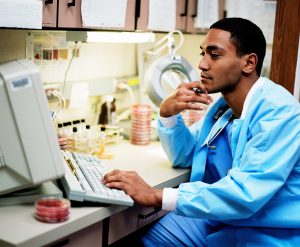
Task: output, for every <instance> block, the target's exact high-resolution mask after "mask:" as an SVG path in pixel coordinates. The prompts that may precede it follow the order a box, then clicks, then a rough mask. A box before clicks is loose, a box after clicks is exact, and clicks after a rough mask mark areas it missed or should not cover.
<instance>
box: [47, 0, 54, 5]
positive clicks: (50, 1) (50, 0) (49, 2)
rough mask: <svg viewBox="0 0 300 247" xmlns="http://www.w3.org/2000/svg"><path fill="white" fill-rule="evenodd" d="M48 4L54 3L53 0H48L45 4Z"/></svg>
mask: <svg viewBox="0 0 300 247" xmlns="http://www.w3.org/2000/svg"><path fill="white" fill-rule="evenodd" d="M48 4H53V0H46V1H45V5H48Z"/></svg>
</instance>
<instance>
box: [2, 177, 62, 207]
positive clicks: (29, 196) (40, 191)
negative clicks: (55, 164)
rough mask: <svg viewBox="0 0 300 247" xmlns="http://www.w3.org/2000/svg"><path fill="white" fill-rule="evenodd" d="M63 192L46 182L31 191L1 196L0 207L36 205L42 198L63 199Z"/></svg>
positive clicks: (51, 183)
mask: <svg viewBox="0 0 300 247" xmlns="http://www.w3.org/2000/svg"><path fill="white" fill-rule="evenodd" d="M62 196H63V193H62V191H61V190H60V189H59V188H58V187H57V186H56V185H55V184H54V183H53V182H45V183H43V184H41V185H39V186H36V187H34V188H31V189H26V190H22V191H18V192H13V193H10V194H7V195H3V196H0V206H8V205H17V204H28V203H34V202H35V201H36V200H37V199H39V198H42V197H62Z"/></svg>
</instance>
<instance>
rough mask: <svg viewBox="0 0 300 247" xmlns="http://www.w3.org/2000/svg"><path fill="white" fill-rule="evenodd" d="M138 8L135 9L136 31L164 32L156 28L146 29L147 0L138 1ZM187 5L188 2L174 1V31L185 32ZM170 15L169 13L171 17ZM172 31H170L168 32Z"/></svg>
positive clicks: (147, 19)
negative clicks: (136, 12) (136, 14)
mask: <svg viewBox="0 0 300 247" xmlns="http://www.w3.org/2000/svg"><path fill="white" fill-rule="evenodd" d="M139 4H140V6H138V7H139V8H138V9H137V11H138V16H137V29H138V30H141V31H149V30H151V31H165V30H161V29H160V28H159V27H157V28H152V29H151V28H148V23H149V14H151V13H149V0H140V2H139ZM187 5H188V0H176V10H175V11H176V14H175V29H177V30H180V31H183V32H184V31H185V27H186V19H187ZM171 14H172V13H170V15H171ZM169 31H172V30H169Z"/></svg>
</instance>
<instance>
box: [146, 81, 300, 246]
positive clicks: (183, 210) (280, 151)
mask: <svg viewBox="0 0 300 247" xmlns="http://www.w3.org/2000/svg"><path fill="white" fill-rule="evenodd" d="M259 80H262V81H263V86H262V87H261V88H258V89H257V90H255V91H254V93H253V95H252V97H251V100H250V102H249V108H248V110H247V112H246V114H245V117H244V118H240V119H234V120H233V121H232V125H231V127H230V136H229V139H227V143H228V145H229V149H230V152H231V153H228V151H226V152H224V153H223V152H221V151H220V152H218V151H219V150H218V145H217V144H215V146H216V149H215V150H214V151H216V153H215V155H216V156H219V155H223V157H222V158H219V159H218V158H217V159H215V160H216V162H217V163H216V165H212V166H211V168H210V169H209V170H210V171H207V170H208V167H209V166H210V164H207V160H209V159H207V158H208V157H209V155H211V154H212V150H211V146H214V145H213V143H211V140H212V139H213V137H214V136H215V135H214V132H216V133H218V131H219V129H220V127H221V129H222V126H224V124H225V125H226V121H222V120H226V119H227V117H226V112H225V113H224V114H223V115H222V117H221V118H220V120H216V119H215V118H214V116H215V115H216V114H217V112H218V111H219V109H220V108H223V107H225V106H226V105H227V103H226V102H225V100H224V99H223V98H220V99H219V100H218V101H217V102H216V103H215V104H214V105H213V106H212V108H211V109H210V111H209V112H208V113H207V114H206V117H205V119H204V120H203V122H201V123H197V124H195V125H193V126H191V127H190V128H187V127H186V126H185V125H184V122H183V119H182V117H181V116H178V117H177V124H176V125H175V126H174V127H173V128H165V127H164V126H162V124H161V123H160V122H159V123H158V132H159V137H160V141H161V143H162V146H163V148H164V150H165V152H166V154H167V155H168V157H169V160H170V161H171V163H172V164H173V166H174V167H191V168H192V173H191V178H190V182H189V183H183V184H181V185H180V186H179V192H178V199H177V204H176V209H175V211H174V213H170V214H168V215H167V216H166V217H164V218H163V219H162V221H161V222H159V223H157V224H156V225H155V226H154V228H152V229H151V230H150V232H149V234H148V237H147V236H146V237H145V238H144V239H145V243H147V239H148V240H149V241H148V243H149V245H148V246H164V243H165V246H174V245H175V244H176V245H179V246H201V245H203V246H206V245H208V246H300V213H299V212H300V104H299V102H297V100H296V99H295V98H294V97H293V96H292V95H291V94H290V93H289V92H287V91H286V90H285V89H284V88H283V87H281V86H280V85H278V84H275V83H273V82H272V81H270V80H269V79H267V78H263V77H262V78H260V79H259ZM227 113H228V112H227ZM228 115H229V113H228ZM224 116H225V117H224ZM221 133H225V131H224V130H223V131H221V132H220V133H219V135H217V137H216V138H215V139H214V140H213V142H214V141H215V142H217V141H224V140H225V139H224V138H221V136H222V135H221ZM223 144H224V143H223ZM219 145H220V144H219ZM224 145H225V144H224ZM220 157H221V156H220ZM231 159H232V160H231ZM229 161H230V162H231V164H230V165H229V163H230V162H229ZM226 162H228V163H226ZM212 163H213V162H212ZM227 165H228V166H229V169H228V166H227ZM220 167H223V169H220ZM216 175H219V176H220V177H221V178H220V179H218V177H216ZM179 215H181V216H185V217H180V216H179ZM168 218H172V219H173V220H171V219H170V220H168ZM175 218H176V219H175ZM179 218H180V219H181V220H182V221H187V223H186V224H187V225H188V226H190V228H192V229H193V230H189V228H187V229H186V228H185V227H184V228H183V227H181V226H183V225H184V223H181V222H179V223H178V224H177V225H179V228H182V230H178V227H176V230H175V225H174V224H172V222H176V221H177V220H178V219H179ZM202 219H203V220H202ZM162 222H164V223H163V225H164V228H165V229H168V231H169V232H172V233H173V232H176V234H175V235H176V239H177V240H178V241H179V242H175V243H174V242H173V243H170V242H169V243H166V242H156V240H157V239H158V238H154V237H153V236H158V235H159V231H160V230H161V227H159V225H160V224H162ZM192 222H193V223H192ZM200 222H201V223H200ZM193 225H198V227H193ZM212 225H213V226H212ZM155 229H157V231H156V233H155V234H153V231H154V232H155ZM199 229H201V230H199ZM177 230H178V232H177ZM197 231H198V234H197ZM162 232H163V233H165V234H167V232H164V231H162ZM179 232H182V235H180V234H179ZM184 232H185V233H184ZM189 232H191V234H190V235H194V234H196V235H197V236H198V237H200V238H201V236H203V239H202V238H201V239H202V240H193V241H191V242H189V239H197V237H195V236H189ZM157 234H158V235H157ZM161 236H162V235H161ZM205 236H206V237H205ZM164 238H165V239H168V238H167V237H166V236H165V237H162V239H164ZM151 240H153V242H151ZM192 243H195V244H192ZM203 243H204V244H203Z"/></svg>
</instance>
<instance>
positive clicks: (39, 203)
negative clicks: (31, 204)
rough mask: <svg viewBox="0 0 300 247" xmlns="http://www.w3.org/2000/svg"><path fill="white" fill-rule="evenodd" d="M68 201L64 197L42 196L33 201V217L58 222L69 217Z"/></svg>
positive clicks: (43, 220)
mask: <svg viewBox="0 0 300 247" xmlns="http://www.w3.org/2000/svg"><path fill="white" fill-rule="evenodd" d="M69 212H70V201H69V200H68V199H64V198H56V197H44V198H41V199H38V200H36V202H35V218H36V219H37V220H39V221H42V222H48V223H58V222H63V221H66V220H67V219H68V218H69Z"/></svg>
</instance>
